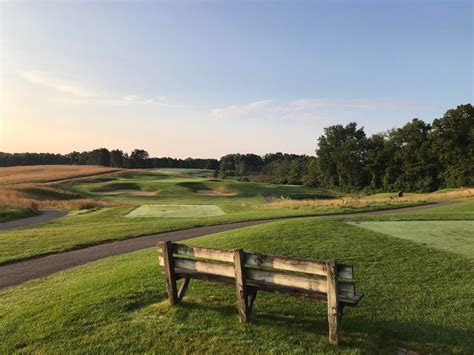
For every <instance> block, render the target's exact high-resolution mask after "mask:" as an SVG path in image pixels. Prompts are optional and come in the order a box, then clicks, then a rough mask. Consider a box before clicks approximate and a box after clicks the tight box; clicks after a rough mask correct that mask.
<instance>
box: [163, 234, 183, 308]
mask: <svg viewBox="0 0 474 355" xmlns="http://www.w3.org/2000/svg"><path fill="white" fill-rule="evenodd" d="M159 246H160V248H161V250H162V253H163V257H162V259H163V266H164V270H165V276H166V291H167V292H168V299H169V301H170V303H171V304H172V305H176V304H178V303H179V301H178V290H177V286H176V275H175V271H174V267H175V265H174V258H173V244H172V243H171V242H170V241H164V242H160V243H159Z"/></svg>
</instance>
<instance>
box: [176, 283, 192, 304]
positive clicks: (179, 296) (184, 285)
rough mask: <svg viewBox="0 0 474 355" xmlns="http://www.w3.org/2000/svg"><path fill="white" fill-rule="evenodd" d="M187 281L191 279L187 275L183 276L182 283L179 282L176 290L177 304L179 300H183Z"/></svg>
mask: <svg viewBox="0 0 474 355" xmlns="http://www.w3.org/2000/svg"><path fill="white" fill-rule="evenodd" d="M189 281H191V279H190V278H189V277H185V278H184V280H183V283H182V284H181V287H180V289H179V291H178V300H177V304H180V303H181V301H182V300H183V297H184V295H185V294H186V290H187V289H188V286H189Z"/></svg>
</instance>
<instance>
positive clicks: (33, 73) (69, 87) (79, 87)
mask: <svg viewBox="0 0 474 355" xmlns="http://www.w3.org/2000/svg"><path fill="white" fill-rule="evenodd" d="M19 75H20V76H21V77H22V78H23V79H25V80H27V81H29V82H31V83H33V84H35V85H40V86H43V87H47V88H50V89H53V90H55V91H57V92H59V93H62V94H64V95H66V96H67V97H69V98H70V100H71V101H79V102H82V101H84V100H87V101H88V102H91V101H92V102H95V103H99V104H111V105H113V104H159V105H168V98H167V97H166V96H160V97H157V98H143V97H140V96H138V95H135V94H128V95H125V96H118V95H113V94H110V93H107V92H102V91H99V90H94V89H91V88H88V87H86V86H85V85H83V84H81V83H79V82H77V81H74V80H71V79H68V78H66V77H65V76H61V75H58V74H55V73H49V72H44V71H39V70H30V71H20V72H19ZM62 100H63V101H64V99H62Z"/></svg>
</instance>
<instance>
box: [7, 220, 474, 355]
mask: <svg viewBox="0 0 474 355" xmlns="http://www.w3.org/2000/svg"><path fill="white" fill-rule="evenodd" d="M190 243H191V244H194V245H202V246H210V247H220V248H228V249H234V248H244V249H245V250H248V251H254V252H262V253H269V254H275V255H290V256H297V257H304V258H312V259H317V260H319V259H320V260H326V259H336V260H338V261H339V262H344V263H348V264H353V265H354V268H355V270H354V272H355V276H356V284H357V289H358V291H360V292H363V293H364V294H365V297H364V299H363V300H362V301H361V302H360V304H359V305H358V307H356V308H354V309H348V310H347V311H346V313H345V315H344V317H343V321H342V331H341V345H340V346H339V348H338V349H335V348H333V347H332V346H330V345H329V343H328V340H327V331H328V330H327V310H326V305H325V304H324V303H317V302H312V301H309V300H302V299H296V298H286V297H283V296H279V295H275V294H269V293H259V294H258V296H257V299H256V302H255V305H254V311H253V314H252V318H251V319H252V322H251V323H249V324H241V323H240V322H239V321H238V315H237V308H236V299H235V290H234V288H233V287H231V286H226V285H219V284H211V283H208V282H204V281H196V280H193V281H192V282H191V284H190V287H189V289H188V293H187V295H186V297H185V299H184V304H183V305H182V306H180V307H170V306H169V305H168V302H167V301H166V291H165V286H164V279H163V276H162V274H161V272H160V268H159V266H158V264H157V252H156V250H154V249H148V250H143V251H139V252H135V253H131V254H127V255H123V256H118V257H112V258H108V259H104V260H102V261H99V262H95V263H91V264H88V265H84V266H81V267H77V268H74V269H70V270H67V271H64V272H61V273H58V274H56V275H53V276H51V277H48V278H46V279H41V280H35V281H30V282H27V283H25V284H23V285H21V286H17V287H13V288H10V289H6V290H3V291H0V319H1V322H0V334H2V335H1V337H2V339H1V341H0V352H1V353H13V352H22V353H31V352H36V353H69V352H75V351H80V352H81V353H111V352H127V353H137V352H151V353H205V352H210V353H226V354H227V353H257V352H265V353H270V352H272V353H323V352H325V353H326V352H327V353H334V352H337V353H350V354H353V353H377V354H380V353H395V351H396V349H397V348H398V347H403V348H405V349H410V350H413V351H418V352H421V353H467V354H472V352H473V351H474V337H473V334H474V323H473V322H472V309H473V308H472V307H473V304H472V294H473V292H474V283H473V280H472V274H473V271H474V263H473V261H472V259H470V258H467V257H464V256H462V255H457V254H453V253H449V252H446V251H441V250H436V249H432V248H430V247H427V246H423V245H421V244H418V243H414V242H412V241H409V240H403V239H399V238H393V237H390V236H387V235H385V234H381V233H377V232H373V231H370V230H367V229H363V228H358V227H355V226H352V225H349V224H347V223H344V222H343V221H338V220H321V219H305V220H294V221H280V222H276V223H273V224H269V225H261V226H256V227H251V228H245V229H242V230H238V231H232V232H226V233H220V234H216V235H211V236H206V237H201V238H197V239H193V240H191V241H190Z"/></svg>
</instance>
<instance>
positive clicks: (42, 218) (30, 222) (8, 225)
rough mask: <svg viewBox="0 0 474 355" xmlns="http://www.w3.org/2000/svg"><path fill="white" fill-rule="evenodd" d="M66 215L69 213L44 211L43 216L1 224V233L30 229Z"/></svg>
mask: <svg viewBox="0 0 474 355" xmlns="http://www.w3.org/2000/svg"><path fill="white" fill-rule="evenodd" d="M65 215H67V211H56V210H42V211H41V214H40V215H38V216H33V217H26V218H20V219H16V220H14V221H9V222H3V223H0V231H4V230H8V229H14V228H20V227H28V226H32V225H34V224H38V223H43V222H48V221H50V220H52V219H54V218H58V217H63V216H65Z"/></svg>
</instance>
